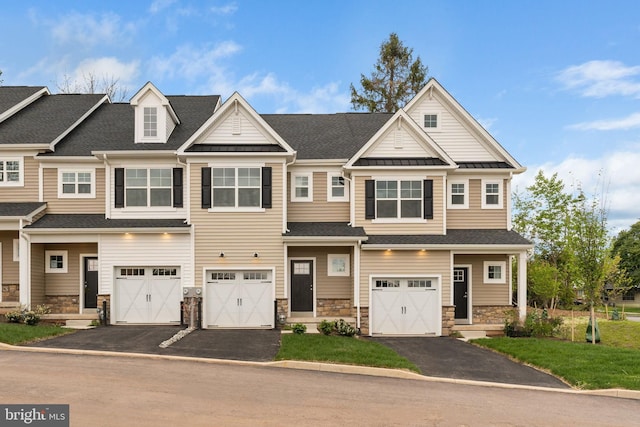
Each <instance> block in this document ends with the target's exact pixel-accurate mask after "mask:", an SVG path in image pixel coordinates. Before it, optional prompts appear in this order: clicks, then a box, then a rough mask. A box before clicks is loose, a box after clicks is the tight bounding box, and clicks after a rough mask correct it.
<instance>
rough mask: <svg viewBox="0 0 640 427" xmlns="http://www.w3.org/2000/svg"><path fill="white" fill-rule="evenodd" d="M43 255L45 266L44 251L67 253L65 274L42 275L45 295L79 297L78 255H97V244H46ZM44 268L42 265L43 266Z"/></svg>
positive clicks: (79, 262) (79, 274)
mask: <svg viewBox="0 0 640 427" xmlns="http://www.w3.org/2000/svg"><path fill="white" fill-rule="evenodd" d="M44 250H45V253H44V255H43V260H44V263H45V264H46V262H47V259H46V251H67V272H66V273H46V272H45V273H44V278H45V294H46V295H80V280H81V278H82V268H83V266H82V263H81V261H80V254H96V253H98V244H97V243H64V244H47V245H45V247H44ZM43 266H44V264H43Z"/></svg>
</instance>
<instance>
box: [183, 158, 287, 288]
mask: <svg viewBox="0 0 640 427" xmlns="http://www.w3.org/2000/svg"><path fill="white" fill-rule="evenodd" d="M265 166H268V167H271V168H272V199H271V206H272V208H271V209H265V210H264V211H263V212H209V210H208V209H203V208H202V193H201V188H200V183H201V174H202V168H203V167H208V164H207V163H202V164H201V163H193V164H191V165H190V168H191V173H190V181H191V190H190V200H191V206H190V210H191V223H192V224H193V225H194V227H195V228H194V233H195V285H196V286H203V285H204V283H206V278H205V277H204V273H203V271H204V268H215V269H224V268H232V269H234V270H236V271H237V270H242V269H256V270H257V269H261V268H264V269H271V268H273V267H275V271H276V277H275V284H276V297H278V298H282V297H283V295H284V245H283V242H282V221H283V213H282V203H283V199H282V197H283V195H282V170H283V164H282V163H267V164H265ZM221 252H223V253H224V257H220V253H221ZM254 253H257V254H258V257H254V256H253V254H254Z"/></svg>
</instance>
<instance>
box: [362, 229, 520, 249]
mask: <svg viewBox="0 0 640 427" xmlns="http://www.w3.org/2000/svg"><path fill="white" fill-rule="evenodd" d="M365 243H366V244H371V245H482V246H491V245H527V246H528V245H531V242H529V241H528V240H527V239H525V238H524V237H522V236H521V235H520V234H518V233H517V232H515V231H513V230H485V229H482V230H480V229H474V230H447V234H446V235H444V236H441V235H427V234H421V235H369V239H368V240H367V241H366V242H365Z"/></svg>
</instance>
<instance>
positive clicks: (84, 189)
mask: <svg viewBox="0 0 640 427" xmlns="http://www.w3.org/2000/svg"><path fill="white" fill-rule="evenodd" d="M58 197H61V198H65V197H73V198H76V197H87V198H91V197H95V171H89V170H87V171H75V170H60V171H59V173H58Z"/></svg>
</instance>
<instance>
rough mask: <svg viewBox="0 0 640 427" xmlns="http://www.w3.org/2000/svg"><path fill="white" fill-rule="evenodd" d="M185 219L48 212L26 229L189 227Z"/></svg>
mask: <svg viewBox="0 0 640 427" xmlns="http://www.w3.org/2000/svg"><path fill="white" fill-rule="evenodd" d="M185 222H186V220H184V219H148V218H146V219H106V218H105V217H104V215H103V214H48V215H45V216H43V217H42V218H40V219H39V220H38V221H36V222H34V223H33V224H31V225H29V226H26V227H25V229H44V228H46V229H49V228H102V229H105V228H122V229H136V228H188V227H190V225H189V224H186V223H185Z"/></svg>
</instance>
